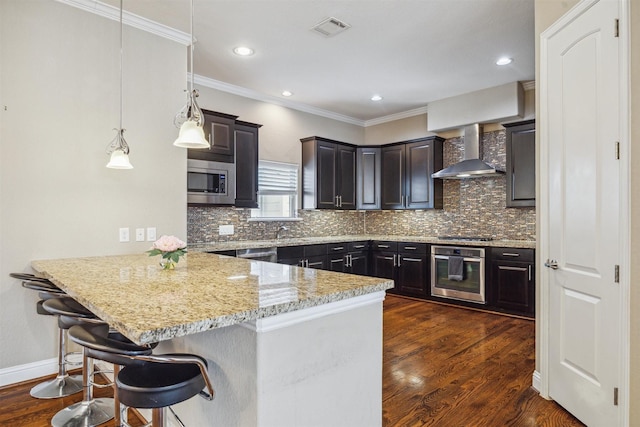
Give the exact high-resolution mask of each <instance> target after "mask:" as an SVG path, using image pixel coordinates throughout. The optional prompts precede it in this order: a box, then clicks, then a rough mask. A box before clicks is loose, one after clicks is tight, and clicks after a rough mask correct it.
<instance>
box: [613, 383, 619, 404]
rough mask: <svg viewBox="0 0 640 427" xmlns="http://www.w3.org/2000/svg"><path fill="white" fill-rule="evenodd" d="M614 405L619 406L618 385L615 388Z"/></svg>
mask: <svg viewBox="0 0 640 427" xmlns="http://www.w3.org/2000/svg"><path fill="white" fill-rule="evenodd" d="M613 405H614V406H618V387H614V388H613Z"/></svg>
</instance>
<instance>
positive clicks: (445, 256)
mask: <svg viewBox="0 0 640 427" xmlns="http://www.w3.org/2000/svg"><path fill="white" fill-rule="evenodd" d="M433 257H434V258H435V259H446V260H449V258H450V256H449V255H434V256H433ZM463 260H464V261H466V262H482V261H483V260H484V258H468V257H464V258H463Z"/></svg>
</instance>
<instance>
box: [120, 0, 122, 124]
mask: <svg viewBox="0 0 640 427" xmlns="http://www.w3.org/2000/svg"><path fill="white" fill-rule="evenodd" d="M122 50H123V49H122V0H120V132H122V105H123V101H122Z"/></svg>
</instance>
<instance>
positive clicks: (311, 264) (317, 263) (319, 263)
mask: <svg viewBox="0 0 640 427" xmlns="http://www.w3.org/2000/svg"><path fill="white" fill-rule="evenodd" d="M313 265H322V261H318V262H312V263H309V261H307V267H310V268H314V267H312V266H313Z"/></svg>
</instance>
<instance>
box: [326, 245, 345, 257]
mask: <svg viewBox="0 0 640 427" xmlns="http://www.w3.org/2000/svg"><path fill="white" fill-rule="evenodd" d="M348 248H349V244H348V243H329V244H328V245H327V254H329V255H331V254H342V253H345V252H347V250H348Z"/></svg>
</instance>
